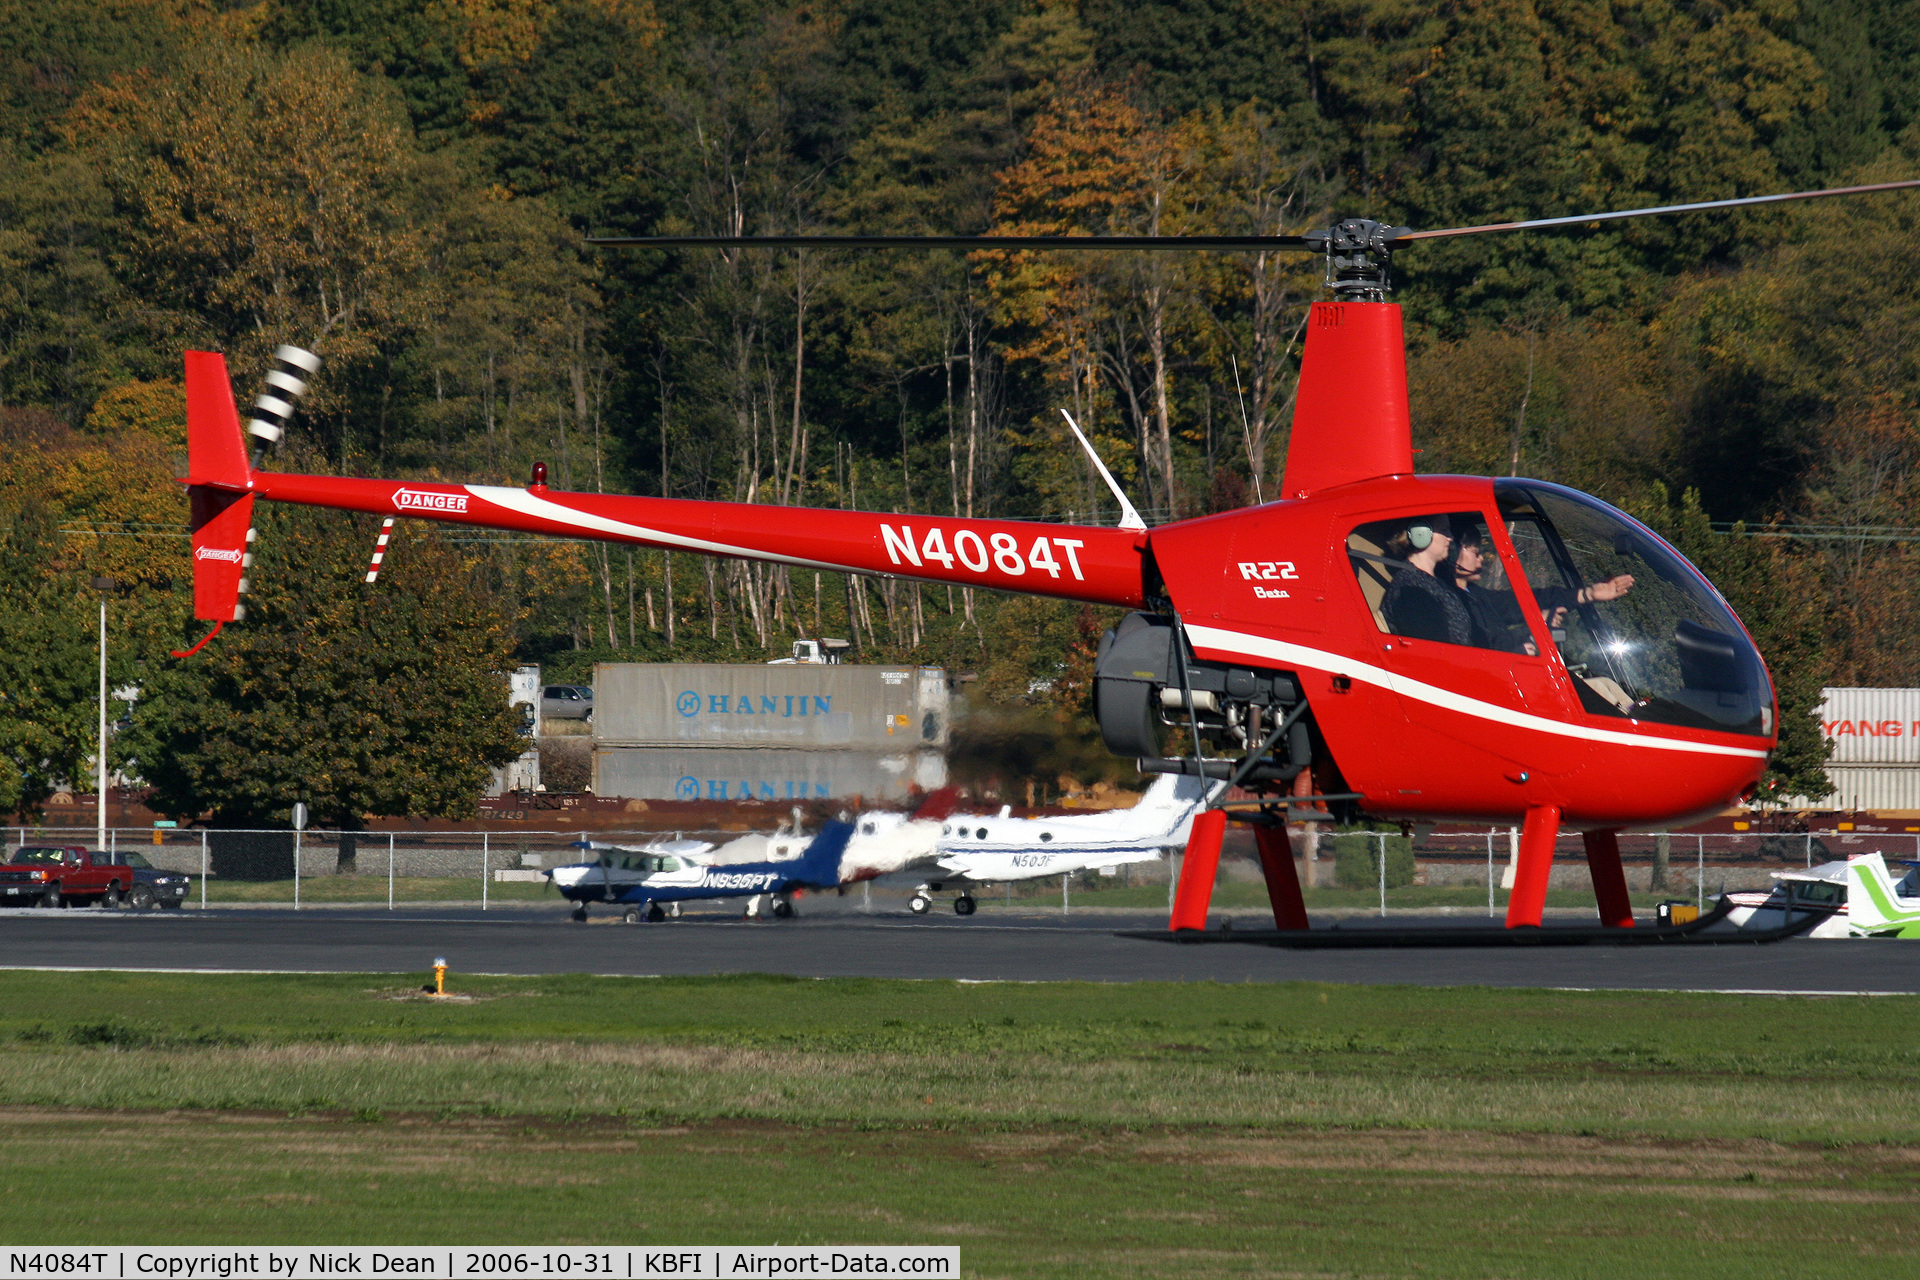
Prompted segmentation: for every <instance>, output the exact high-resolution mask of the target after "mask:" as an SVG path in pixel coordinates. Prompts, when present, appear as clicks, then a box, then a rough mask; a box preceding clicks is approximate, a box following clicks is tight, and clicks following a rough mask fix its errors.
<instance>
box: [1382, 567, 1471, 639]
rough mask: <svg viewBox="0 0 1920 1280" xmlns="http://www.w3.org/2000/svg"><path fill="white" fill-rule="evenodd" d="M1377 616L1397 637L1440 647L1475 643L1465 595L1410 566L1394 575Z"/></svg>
mask: <svg viewBox="0 0 1920 1280" xmlns="http://www.w3.org/2000/svg"><path fill="white" fill-rule="evenodd" d="M1380 612H1381V614H1382V616H1384V617H1385V618H1386V620H1387V626H1388V627H1390V628H1392V630H1393V634H1395V635H1397V636H1411V637H1413V638H1414V639H1416V640H1435V641H1438V642H1439V643H1441V644H1468V645H1470V644H1474V643H1476V641H1475V640H1474V635H1473V617H1472V615H1471V614H1470V613H1468V612H1467V597H1466V593H1465V592H1462V591H1459V590H1456V589H1455V588H1453V587H1451V586H1448V585H1447V584H1446V583H1443V582H1441V581H1440V579H1438V578H1436V577H1434V576H1433V575H1432V574H1430V573H1422V572H1420V570H1418V569H1415V568H1414V567H1412V566H1411V565H1408V566H1407V567H1405V568H1402V569H1399V570H1398V571H1396V572H1395V573H1394V575H1393V581H1392V582H1391V583H1389V584H1388V586H1387V594H1386V596H1385V597H1384V598H1382V599H1381V601H1380Z"/></svg>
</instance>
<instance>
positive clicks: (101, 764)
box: [93, 578, 120, 849]
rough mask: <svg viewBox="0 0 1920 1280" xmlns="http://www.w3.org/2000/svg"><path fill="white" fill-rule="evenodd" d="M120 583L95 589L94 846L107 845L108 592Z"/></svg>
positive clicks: (101, 583) (102, 582)
mask: <svg viewBox="0 0 1920 1280" xmlns="http://www.w3.org/2000/svg"><path fill="white" fill-rule="evenodd" d="M119 585H120V584H119V583H117V582H115V581H114V580H113V579H112V578H95V579H94V580H93V589H94V590H95V591H98V592H99V593H100V749H99V752H98V756H97V759H96V760H95V762H94V763H95V765H96V766H97V770H98V772H99V775H100V777H99V794H98V795H97V796H96V797H95V800H96V802H97V803H96V804H95V805H94V809H95V827H96V834H95V837H94V847H96V848H99V849H104V848H106V847H107V593H108V592H109V591H112V590H113V589H114V588H116V587H118V586H119Z"/></svg>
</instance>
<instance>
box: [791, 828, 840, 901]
mask: <svg viewBox="0 0 1920 1280" xmlns="http://www.w3.org/2000/svg"><path fill="white" fill-rule="evenodd" d="M852 835H853V824H852V823H850V822H829V823H827V824H826V825H825V826H823V827H821V828H820V834H819V835H817V836H815V837H814V838H813V841H812V843H810V844H808V845H807V851H806V852H805V853H803V854H801V855H800V862H799V865H797V866H794V867H793V868H792V869H791V870H790V871H788V872H787V873H786V874H787V876H788V877H789V878H790V879H792V880H795V881H797V882H799V883H800V884H804V885H811V886H812V887H814V888H816V889H831V888H833V887H834V886H835V885H837V884H839V883H840V860H841V858H842V857H843V856H844V855H845V854H846V852H847V841H848V839H849V838H851V837H852Z"/></svg>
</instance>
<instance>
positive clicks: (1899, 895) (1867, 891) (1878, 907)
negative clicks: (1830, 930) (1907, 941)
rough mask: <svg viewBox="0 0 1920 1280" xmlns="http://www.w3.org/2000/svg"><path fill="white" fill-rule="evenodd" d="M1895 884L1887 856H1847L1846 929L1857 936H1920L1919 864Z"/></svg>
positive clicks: (1911, 864)
mask: <svg viewBox="0 0 1920 1280" xmlns="http://www.w3.org/2000/svg"><path fill="white" fill-rule="evenodd" d="M1907 867H1908V870H1907V874H1906V875H1905V876H1904V877H1903V878H1902V879H1901V880H1900V881H1899V883H1897V884H1896V883H1895V882H1894V879H1893V876H1892V874H1891V873H1890V872H1888V870H1887V863H1886V859H1884V858H1882V857H1881V856H1880V855H1879V854H1877V853H1863V854H1861V855H1860V856H1859V857H1856V858H1849V859H1847V932H1848V934H1849V935H1850V936H1852V937H1855V938H1920V864H1916V863H1908V864H1907Z"/></svg>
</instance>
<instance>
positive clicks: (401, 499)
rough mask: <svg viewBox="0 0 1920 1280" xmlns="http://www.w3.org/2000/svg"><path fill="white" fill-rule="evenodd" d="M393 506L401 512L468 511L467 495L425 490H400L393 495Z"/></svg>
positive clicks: (457, 512)
mask: <svg viewBox="0 0 1920 1280" xmlns="http://www.w3.org/2000/svg"><path fill="white" fill-rule="evenodd" d="M393 505H394V506H395V507H397V508H398V509H400V510H401V511H441V512H452V513H456V514H459V513H464V512H465V511H466V509H467V495H466V494H464V493H428V492H427V491H425V490H423V489H400V490H396V491H395V493H394V495H393Z"/></svg>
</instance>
